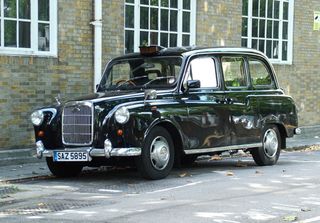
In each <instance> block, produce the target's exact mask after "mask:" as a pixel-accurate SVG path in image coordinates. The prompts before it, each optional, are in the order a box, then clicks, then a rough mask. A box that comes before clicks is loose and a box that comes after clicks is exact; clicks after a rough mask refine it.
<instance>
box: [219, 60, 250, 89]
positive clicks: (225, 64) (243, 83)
mask: <svg viewBox="0 0 320 223" xmlns="http://www.w3.org/2000/svg"><path fill="white" fill-rule="evenodd" d="M221 65H222V71H223V76H224V83H225V86H226V88H229V89H230V88H246V87H247V86H248V80H247V77H246V71H245V60H244V58H242V57H237V56H225V57H222V58H221Z"/></svg>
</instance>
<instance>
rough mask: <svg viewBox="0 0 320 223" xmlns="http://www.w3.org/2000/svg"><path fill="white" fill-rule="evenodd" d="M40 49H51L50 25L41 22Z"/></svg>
mask: <svg viewBox="0 0 320 223" xmlns="http://www.w3.org/2000/svg"><path fill="white" fill-rule="evenodd" d="M38 32H39V40H38V49H39V50H40V51H49V50H50V26H49V24H41V23H40V24H39V30H38Z"/></svg>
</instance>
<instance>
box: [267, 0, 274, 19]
mask: <svg viewBox="0 0 320 223" xmlns="http://www.w3.org/2000/svg"><path fill="white" fill-rule="evenodd" d="M273 1H274V0H268V9H267V10H268V18H272V12H273Z"/></svg>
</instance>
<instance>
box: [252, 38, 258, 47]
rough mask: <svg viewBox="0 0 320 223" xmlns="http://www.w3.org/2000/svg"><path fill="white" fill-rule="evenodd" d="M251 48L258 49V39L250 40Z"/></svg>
mask: <svg viewBox="0 0 320 223" xmlns="http://www.w3.org/2000/svg"><path fill="white" fill-rule="evenodd" d="M251 48H252V49H258V40H257V39H253V40H252V43H251Z"/></svg>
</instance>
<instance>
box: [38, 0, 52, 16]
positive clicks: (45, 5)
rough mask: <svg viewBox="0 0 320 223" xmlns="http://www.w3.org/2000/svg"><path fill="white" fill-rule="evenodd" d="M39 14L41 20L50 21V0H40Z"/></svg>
mask: <svg viewBox="0 0 320 223" xmlns="http://www.w3.org/2000/svg"><path fill="white" fill-rule="evenodd" d="M38 16H39V20H41V21H49V0H39V1H38Z"/></svg>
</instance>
